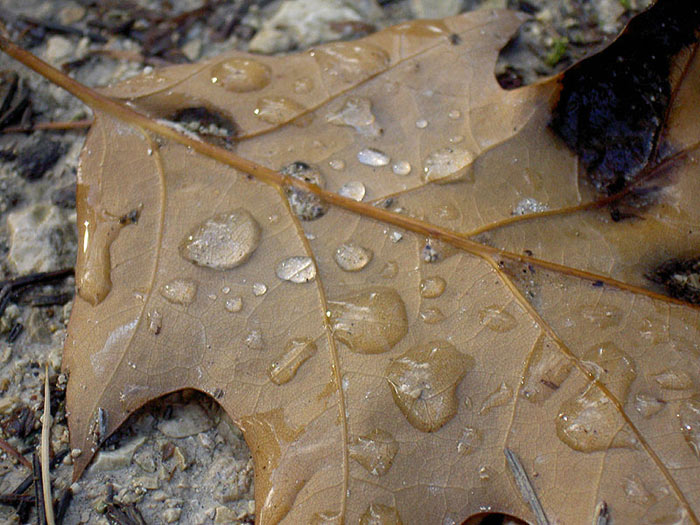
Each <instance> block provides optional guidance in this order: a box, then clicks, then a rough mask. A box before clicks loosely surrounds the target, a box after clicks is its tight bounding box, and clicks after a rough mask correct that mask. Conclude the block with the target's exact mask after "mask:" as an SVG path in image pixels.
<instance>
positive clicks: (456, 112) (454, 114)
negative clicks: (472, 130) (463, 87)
mask: <svg viewBox="0 0 700 525" xmlns="http://www.w3.org/2000/svg"><path fill="white" fill-rule="evenodd" d="M447 116H448V117H450V118H451V119H452V120H457V119H458V118H460V117H461V116H462V113H461V112H460V111H459V110H458V109H452V110H450V112H449V113H448V114H447Z"/></svg>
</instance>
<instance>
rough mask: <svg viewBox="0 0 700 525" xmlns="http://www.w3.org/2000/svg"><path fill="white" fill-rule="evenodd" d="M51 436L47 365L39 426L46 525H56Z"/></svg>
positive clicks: (47, 366)
mask: <svg viewBox="0 0 700 525" xmlns="http://www.w3.org/2000/svg"><path fill="white" fill-rule="evenodd" d="M50 436H51V393H50V389H49V365H48V364H47V365H46V374H45V376H44V419H43V424H42V426H41V481H42V485H43V492H44V513H45V516H46V523H47V525H56V521H55V519H54V515H53V498H52V496H51V467H50V465H49V462H50V460H49V442H50Z"/></svg>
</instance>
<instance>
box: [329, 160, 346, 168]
mask: <svg viewBox="0 0 700 525" xmlns="http://www.w3.org/2000/svg"><path fill="white" fill-rule="evenodd" d="M328 165H329V166H330V167H331V168H332V169H334V170H336V171H343V170H344V169H345V161H344V160H340V159H333V160H329V161H328Z"/></svg>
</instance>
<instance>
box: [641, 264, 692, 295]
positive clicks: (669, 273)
mask: <svg viewBox="0 0 700 525" xmlns="http://www.w3.org/2000/svg"><path fill="white" fill-rule="evenodd" d="M646 277H647V279H649V280H651V281H653V282H655V283H659V284H662V285H663V286H664V287H665V288H666V291H667V292H668V294H669V295H670V296H671V297H676V298H677V299H682V300H684V301H688V302H689V303H692V304H700V257H695V258H692V259H671V260H669V261H666V262H664V263H662V264H660V265H659V266H657V267H656V268H655V269H654V270H653V271H652V272H651V273H649V274H647V275H646Z"/></svg>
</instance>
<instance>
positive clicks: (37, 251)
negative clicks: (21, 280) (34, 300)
mask: <svg viewBox="0 0 700 525" xmlns="http://www.w3.org/2000/svg"><path fill="white" fill-rule="evenodd" d="M7 227H8V229H9V231H10V253H9V254H8V256H7V262H8V263H9V265H10V268H11V270H12V271H14V272H16V273H17V274H19V275H24V274H28V273H33V272H46V271H49V270H54V269H56V268H58V267H59V266H60V264H59V263H60V261H59V255H60V254H59V253H58V249H59V248H60V246H59V244H62V243H58V242H57V240H58V239H59V238H63V237H65V235H66V230H67V229H69V228H70V225H69V224H68V221H66V219H65V218H64V216H63V214H62V213H61V211H60V210H59V209H58V208H57V207H56V206H52V205H50V204H43V203H40V204H35V205H33V206H28V207H26V208H23V209H21V210H19V211H15V212H12V213H10V214H8V216H7Z"/></svg>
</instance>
